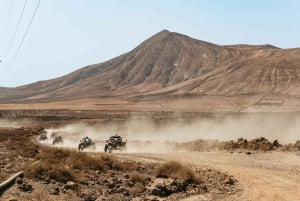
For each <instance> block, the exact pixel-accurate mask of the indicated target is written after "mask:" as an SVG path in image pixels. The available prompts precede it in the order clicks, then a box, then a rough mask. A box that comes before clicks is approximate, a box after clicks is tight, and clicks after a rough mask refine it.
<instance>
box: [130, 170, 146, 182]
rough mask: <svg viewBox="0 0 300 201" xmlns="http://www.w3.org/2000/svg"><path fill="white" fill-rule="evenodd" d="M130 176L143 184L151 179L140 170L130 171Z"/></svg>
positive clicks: (134, 180)
mask: <svg viewBox="0 0 300 201" xmlns="http://www.w3.org/2000/svg"><path fill="white" fill-rule="evenodd" d="M129 178H130V180H131V181H133V182H134V183H140V184H143V185H146V184H147V183H148V182H149V181H150V178H149V177H146V176H145V175H143V174H141V173H138V172H132V173H130V174H129Z"/></svg>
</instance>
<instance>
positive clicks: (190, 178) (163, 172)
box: [154, 161, 202, 184]
mask: <svg viewBox="0 0 300 201" xmlns="http://www.w3.org/2000/svg"><path fill="white" fill-rule="evenodd" d="M154 176H155V177H157V178H172V179H180V180H183V181H185V182H188V183H195V184H200V183H202V181H201V179H200V177H198V176H197V175H195V173H194V172H193V171H192V170H191V169H190V168H188V167H185V166H183V165H181V164H180V163H178V162H176V161H170V162H167V163H164V164H162V165H160V166H159V167H157V168H156V169H155V170H154Z"/></svg>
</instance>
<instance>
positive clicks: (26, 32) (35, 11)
mask: <svg viewBox="0 0 300 201" xmlns="http://www.w3.org/2000/svg"><path fill="white" fill-rule="evenodd" d="M40 3H41V0H39V1H38V3H37V5H36V7H35V9H34V12H33V15H32V17H31V19H30V22H29V24H28V25H27V28H26V31H25V33H24V35H23V38H22V40H21V42H20V44H19V46H18V48H17V50H16V52H15V54H14V56H13V58H12V60H11V63H10V66H11V65H12V64H13V63H14V61H15V59H16V57H17V55H18V53H19V51H20V49H21V47H22V45H23V42H24V40H25V38H26V36H27V34H28V31H29V29H30V26H31V24H32V22H33V20H34V17H35V15H36V13H37V11H38V8H39V6H40Z"/></svg>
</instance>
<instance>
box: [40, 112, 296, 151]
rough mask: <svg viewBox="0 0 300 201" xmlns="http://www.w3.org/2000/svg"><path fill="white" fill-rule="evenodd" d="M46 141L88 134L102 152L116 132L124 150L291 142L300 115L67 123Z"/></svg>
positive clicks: (71, 141)
mask: <svg viewBox="0 0 300 201" xmlns="http://www.w3.org/2000/svg"><path fill="white" fill-rule="evenodd" d="M47 133H48V137H49V139H48V141H46V143H51V142H52V139H53V137H54V136H58V135H61V136H62V137H63V139H64V142H63V143H62V144H61V145H57V146H63V147H70V148H77V146H78V143H79V141H80V139H81V138H83V137H85V136H88V137H91V138H92V139H93V140H94V141H95V142H96V147H97V148H96V150H95V151H103V148H104V143H105V140H106V139H108V138H109V137H110V136H111V135H115V134H119V135H121V136H122V137H123V139H126V140H127V145H128V146H127V147H128V149H127V152H164V151H170V150H172V148H173V145H174V143H177V142H187V141H193V140H197V139H217V140H220V141H228V140H236V139H237V138H239V137H243V138H246V139H253V138H257V137H265V138H267V139H269V140H270V141H272V140H275V139H278V140H279V142H280V143H284V144H285V143H291V142H295V141H296V140H299V139H300V116H299V115H297V114H243V115H241V114H239V115H230V116H228V115H227V116H225V115H224V116H222V115H219V116H215V117H213V118H202V119H198V120H195V119H193V120H189V119H179V120H178V119H177V120H160V121H158V120H157V121H155V120H153V119H150V118H146V117H143V118H131V119H128V120H126V121H111V122H108V123H99V124H85V123H77V124H70V125H66V126H64V127H61V128H58V129H47Z"/></svg>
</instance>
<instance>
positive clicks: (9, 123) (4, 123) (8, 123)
mask: <svg viewBox="0 0 300 201" xmlns="http://www.w3.org/2000/svg"><path fill="white" fill-rule="evenodd" d="M30 123H31V121H30V120H28V119H23V120H18V121H16V120H8V119H0V128H5V127H7V128H19V127H24V126H27V125H30Z"/></svg>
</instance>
